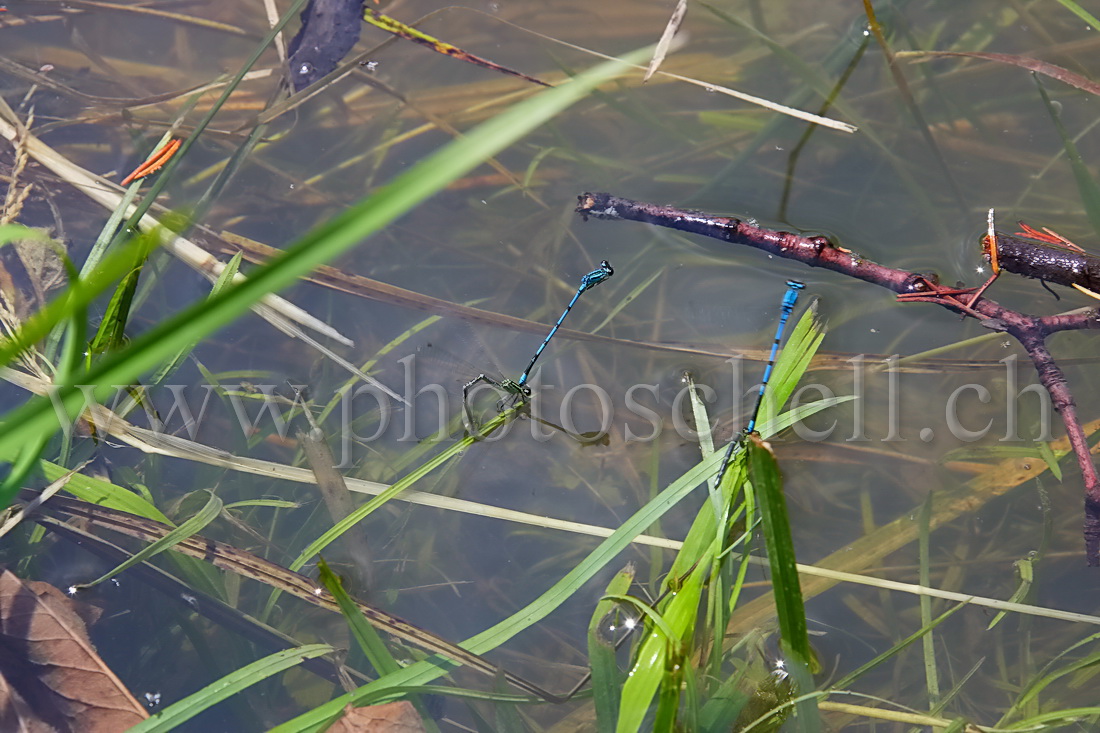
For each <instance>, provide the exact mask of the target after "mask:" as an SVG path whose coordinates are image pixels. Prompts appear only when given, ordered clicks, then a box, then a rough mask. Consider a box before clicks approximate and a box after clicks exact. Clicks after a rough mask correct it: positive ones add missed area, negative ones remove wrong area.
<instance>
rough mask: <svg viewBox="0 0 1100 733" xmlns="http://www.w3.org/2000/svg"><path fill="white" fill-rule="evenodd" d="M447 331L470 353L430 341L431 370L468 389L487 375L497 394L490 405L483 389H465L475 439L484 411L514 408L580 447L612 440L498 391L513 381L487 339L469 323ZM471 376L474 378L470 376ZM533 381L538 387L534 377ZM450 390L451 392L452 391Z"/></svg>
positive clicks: (467, 423) (423, 352) (426, 351)
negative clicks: (545, 415)
mask: <svg viewBox="0 0 1100 733" xmlns="http://www.w3.org/2000/svg"><path fill="white" fill-rule="evenodd" d="M447 331H448V336H449V337H450V338H448V341H450V342H453V344H454V346H455V347H457V348H460V350H461V352H462V353H463V354H464V355H467V356H458V355H456V354H455V353H454V352H453V351H451V350H449V349H445V348H442V347H440V346H438V345H437V344H434V343H428V344H427V345H426V346H424V347H423V348H422V349H421V350H420V354H421V357H422V358H423V359H424V360H426V361H427V362H428V363H429V364H432V365H434V367H432V368H431V369H432V371H436V370H438V371H442V372H444V373H446V374H447V375H448V377H447V378H445V379H452V380H456V386H457V385H462V386H463V387H464V388H465V387H467V386H468V385H469V384H470V383H471V382H475V381H477V378H480V377H485V379H483V380H481V382H482V383H483V384H484V385H487V386H488V387H489V388H490V389H491V390H492V391H494V392H495V396H497V397H498V398H497V399H495V400H494V401H493V402H492V403H491V404H490V403H489V402H488V401H487V400H484V399H481V400H479V399H478V397H479V395H478V393H479V392H482V391H483V390H480V389H477V388H476V387H474V388H471V389H469V390H466V389H464V390H463V396H462V410H463V412H462V418H463V420H464V422H465V429H466V432H467V434H469V435H471V436H473V437H475V438H480V437H481V427H480V426H481V425H482V424H483V421H482V420H479V419H478V417H479V415H481V416H483V417H484V416H485V415H484V413H488V412H490V411H492V413H493V414H499V413H502V412H505V411H507V410H514V411H515V412H514V416H515V417H517V418H521V419H527V420H532V421H533V422H536V423H538V424H540V425H544V426H545V427H547V428H550V429H551V430H554V431H556V432H559V433H561V434H562V435H565V436H566V437H568V438H569V439H570V440H572V441H574V442H576V443H578V444H580V445H581V446H589V445H608V444H609V443H610V436H609V434H608V433H607V432H605V431H603V430H593V431H585V432H579V433H578V432H574V431H572V430H569V429H567V428H565V427H563V426H561V425H558V424H557V423H555V422H552V421H550V420H547V419H545V418H543V417H541V416H540V415H538V414H537V413H536V412H534V411H533V410H532V407H533V406H537V404H536V403H535V401H534V400H533V399H529V398H527V397H525V398H524V399H523V400H522V401H521V400H518V399H517V398H516V395H514V394H512V393H505V394H503V395H500V392H501V391H503V390H498V388H497V387H496V386H495V384H496V383H505V382H509V381H514V380H509V379H507V378H506V377H504V376H503V371H502V370H501V369H499V368H498V367H497V359H496V358H495V357H494V356H493V353H492V352H491V351H490V350H489V349H488V348H487V347H486V345H485V343H484V341H483V340H482V339H481V338H480V337H479V336H478V335H477V334H476V333H475V331H474V329H472V328H471V327H470V326H469V324H466V323H461V324H456V327H450V328H448V329H447ZM456 332H457V333H458V334H460V335H458V336H457V337H455V336H454V334H455V333H456ZM487 364H489V365H492V367H493V369H492V371H491V372H489V371H488V370H486V369H485V366H486V365H487ZM475 375H476V377H475ZM471 377H475V378H474V379H471ZM490 380H491V381H490ZM530 384H531V385H532V386H535V387H536V388H537V385H536V384H535V382H534V381H533V380H532V381H531V382H530ZM447 391H448V393H450V390H447Z"/></svg>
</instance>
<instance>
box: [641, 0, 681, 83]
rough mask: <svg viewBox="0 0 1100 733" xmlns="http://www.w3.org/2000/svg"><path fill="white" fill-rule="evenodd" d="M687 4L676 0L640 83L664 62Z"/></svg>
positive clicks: (646, 79) (647, 79) (644, 81)
mask: <svg viewBox="0 0 1100 733" xmlns="http://www.w3.org/2000/svg"><path fill="white" fill-rule="evenodd" d="M687 10H688V4H687V0H677V2H676V7H675V8H674V9H673V11H672V17H670V18H669V19H668V24H667V25H665V30H664V31H663V32H662V33H661V38H660V40H659V41H657V48H655V49H653V59H652V60H651V61H650V62H649V66H648V67H647V68H646V70H645V76H643V77H642V83H643V84H644V83H646V82H647V81H649V77H651V76H653V74H654V73H656V71H657V69H659V68H661V64H662V63H664V60H665V56H667V55H668V49H669V46H671V45H672V39H673V38H674V37H675V36H676V32H677V31H679V30H680V26H681V25H683V23H684V16H686V15H687Z"/></svg>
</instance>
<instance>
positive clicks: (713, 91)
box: [703, 87, 718, 94]
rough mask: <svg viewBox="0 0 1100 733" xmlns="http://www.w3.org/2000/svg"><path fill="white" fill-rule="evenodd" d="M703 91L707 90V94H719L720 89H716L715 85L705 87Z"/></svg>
mask: <svg viewBox="0 0 1100 733" xmlns="http://www.w3.org/2000/svg"><path fill="white" fill-rule="evenodd" d="M703 91H704V92H706V93H707V94H717V93H718V90H717V89H715V88H714V87H703Z"/></svg>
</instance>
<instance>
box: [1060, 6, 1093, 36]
mask: <svg viewBox="0 0 1100 733" xmlns="http://www.w3.org/2000/svg"><path fill="white" fill-rule="evenodd" d="M1058 2H1060V3H1062V7H1064V8H1065V9H1066V10H1068V11H1070V12H1071V13H1073V14H1074V15H1076V16H1077V17H1078V18H1080V19H1081V20H1083V21H1085V22H1086V23H1088V24H1089V25H1090V26H1092V29H1093V30H1094V31H1100V20H1097V19H1096V16H1095V15H1092V14H1091V13H1089V12H1088V11H1086V10H1085V9H1084V8H1082V7H1081V6H1080V5H1078V4H1077V3H1075V2H1073V0H1058Z"/></svg>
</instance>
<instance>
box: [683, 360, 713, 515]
mask: <svg viewBox="0 0 1100 733" xmlns="http://www.w3.org/2000/svg"><path fill="white" fill-rule="evenodd" d="M684 379H685V380H686V381H687V387H688V399H690V400H691V416H692V417H693V418H694V419H695V434H696V435H697V436H698V437H699V453H700V457H701V458H706V457H707V456H709V455H710V454H711V453H713V452H714V434H713V433H712V432H711V428H710V416H709V415H707V406H706V405H705V404H703V400H702V398H701V397H700V395H699V390H698V387H697V386H696V384H695V377H694V376H692V374H691V372H684ZM707 489H708V491H709V493H710V503H711V508H713V509H714V515H715V516H718V515H719V514H721V512H722V497H721V495H720V494H719V493H718V484H717V481H716V478H711V479H710V480H709V481H707Z"/></svg>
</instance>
